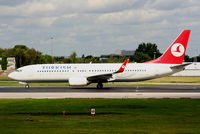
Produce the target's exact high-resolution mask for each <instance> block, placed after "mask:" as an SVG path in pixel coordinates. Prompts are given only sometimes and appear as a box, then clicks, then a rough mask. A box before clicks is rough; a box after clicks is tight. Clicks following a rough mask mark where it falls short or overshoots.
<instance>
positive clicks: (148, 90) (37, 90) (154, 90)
mask: <svg viewBox="0 0 200 134" xmlns="http://www.w3.org/2000/svg"><path fill="white" fill-rule="evenodd" d="M0 98H200V85H153V86H152V85H150V86H105V87H104V89H96V87H95V86H87V87H65V86H32V87H30V88H29V89H26V88H24V87H23V86H0Z"/></svg>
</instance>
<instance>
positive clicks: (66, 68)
mask: <svg viewBox="0 0 200 134" xmlns="http://www.w3.org/2000/svg"><path fill="white" fill-rule="evenodd" d="M120 66H121V64H116V63H115V64H38V65H29V66H25V67H21V68H19V69H17V70H16V71H15V72H12V73H11V74H10V75H9V77H11V78H13V79H15V80H17V81H22V82H67V81H68V80H69V78H71V77H77V78H79V77H80V78H83V77H84V78H88V77H92V76H98V75H101V74H110V73H113V72H116V71H117V69H118V68H120ZM171 66H174V64H153V63H148V64H145V63H129V64H127V66H126V68H125V70H124V72H121V73H114V74H113V75H112V78H109V79H108V80H107V81H108V82H131V81H141V80H147V79H153V78H158V77H162V76H167V75H171V74H173V73H176V72H178V71H181V70H180V69H179V70H174V69H171V68H170V67H171Z"/></svg>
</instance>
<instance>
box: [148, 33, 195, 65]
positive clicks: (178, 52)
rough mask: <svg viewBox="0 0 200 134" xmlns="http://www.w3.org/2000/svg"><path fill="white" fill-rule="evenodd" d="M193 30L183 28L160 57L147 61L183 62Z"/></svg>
mask: <svg viewBox="0 0 200 134" xmlns="http://www.w3.org/2000/svg"><path fill="white" fill-rule="evenodd" d="M190 31H191V30H183V31H182V33H181V34H180V35H179V36H178V37H177V38H176V40H175V41H174V42H173V43H172V45H170V46H169V48H168V49H167V51H165V53H164V54H163V55H162V56H160V57H159V58H157V59H155V60H151V61H147V62H145V63H163V64H182V63H183V59H184V56H185V51H186V49H187V44H188V39H189V36H190Z"/></svg>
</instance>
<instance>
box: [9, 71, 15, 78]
mask: <svg viewBox="0 0 200 134" xmlns="http://www.w3.org/2000/svg"><path fill="white" fill-rule="evenodd" d="M8 77H9V78H11V79H14V80H15V79H16V75H15V72H12V73H10V74H8Z"/></svg>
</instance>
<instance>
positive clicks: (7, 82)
mask: <svg viewBox="0 0 200 134" xmlns="http://www.w3.org/2000/svg"><path fill="white" fill-rule="evenodd" d="M159 83H160V84H168V83H171V84H174V83H181V84H184V83H187V84H193V83H194V84H200V77H176V76H174V77H172V76H169V77H162V78H158V79H152V80H147V81H141V82H124V83H106V84H105V85H110V86H114V85H149V84H150V85H152V84H154V85H155V84H159ZM20 85H21V84H19V83H18V82H16V81H13V80H11V79H9V78H8V77H6V76H0V86H20ZM30 85H31V86H68V83H30ZM92 85H96V84H92Z"/></svg>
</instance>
